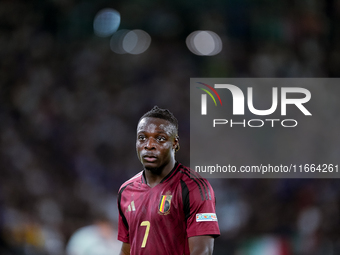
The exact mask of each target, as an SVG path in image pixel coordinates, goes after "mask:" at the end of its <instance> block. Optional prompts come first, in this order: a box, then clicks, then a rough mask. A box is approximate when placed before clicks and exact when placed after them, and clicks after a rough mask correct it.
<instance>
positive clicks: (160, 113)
mask: <svg viewBox="0 0 340 255" xmlns="http://www.w3.org/2000/svg"><path fill="white" fill-rule="evenodd" d="M146 117H152V118H159V119H163V120H167V121H169V122H170V123H171V124H173V125H174V126H175V127H176V132H177V133H178V121H177V119H176V117H175V116H174V115H173V114H172V112H170V111H169V110H168V109H161V108H159V107H158V106H157V105H155V106H154V107H153V108H152V109H151V110H150V111H148V112H146V113H145V114H144V115H143V116H142V117H141V118H140V119H139V121H141V120H142V119H143V118H146ZM176 135H177V134H176Z"/></svg>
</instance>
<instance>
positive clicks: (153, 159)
mask: <svg viewBox="0 0 340 255" xmlns="http://www.w3.org/2000/svg"><path fill="white" fill-rule="evenodd" d="M143 159H144V160H145V161H148V162H154V161H156V160H157V157H156V156H153V155H144V156H143Z"/></svg>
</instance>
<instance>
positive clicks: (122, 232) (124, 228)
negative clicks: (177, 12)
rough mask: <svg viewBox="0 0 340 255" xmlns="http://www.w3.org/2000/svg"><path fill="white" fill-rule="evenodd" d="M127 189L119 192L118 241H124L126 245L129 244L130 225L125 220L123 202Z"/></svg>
mask: <svg viewBox="0 0 340 255" xmlns="http://www.w3.org/2000/svg"><path fill="white" fill-rule="evenodd" d="M125 188H126V186H125V187H123V188H121V189H120V190H119V192H118V199H117V203H118V211H119V218H118V240H119V241H122V242H124V243H129V225H128V222H127V220H126V218H125V215H124V213H123V210H122V207H121V202H122V193H123V191H124V189H125Z"/></svg>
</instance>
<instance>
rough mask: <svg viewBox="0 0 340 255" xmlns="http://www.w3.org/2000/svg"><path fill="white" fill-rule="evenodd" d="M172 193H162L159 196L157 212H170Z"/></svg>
mask: <svg viewBox="0 0 340 255" xmlns="http://www.w3.org/2000/svg"><path fill="white" fill-rule="evenodd" d="M171 198H172V195H163V196H161V200H160V201H159V205H158V212H159V213H160V214H164V215H166V214H169V213H170V205H171Z"/></svg>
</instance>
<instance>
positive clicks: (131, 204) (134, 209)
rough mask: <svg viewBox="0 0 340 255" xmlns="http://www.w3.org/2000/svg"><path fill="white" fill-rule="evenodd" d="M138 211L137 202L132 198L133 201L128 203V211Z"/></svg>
mask: <svg viewBox="0 0 340 255" xmlns="http://www.w3.org/2000/svg"><path fill="white" fill-rule="evenodd" d="M131 211H136V207H135V202H134V201H133V200H132V201H131V203H130V204H129V205H128V208H127V209H126V212H131Z"/></svg>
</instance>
